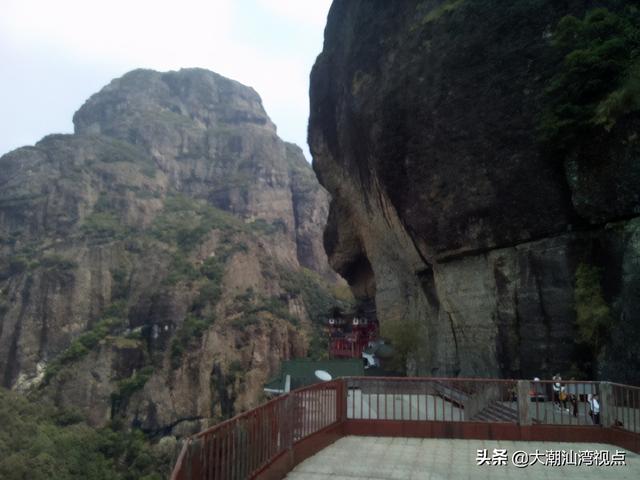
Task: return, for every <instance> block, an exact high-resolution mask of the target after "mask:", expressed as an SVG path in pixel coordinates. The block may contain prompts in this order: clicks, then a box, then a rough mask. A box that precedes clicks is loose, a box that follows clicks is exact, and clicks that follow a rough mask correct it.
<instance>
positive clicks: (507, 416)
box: [470, 402, 518, 423]
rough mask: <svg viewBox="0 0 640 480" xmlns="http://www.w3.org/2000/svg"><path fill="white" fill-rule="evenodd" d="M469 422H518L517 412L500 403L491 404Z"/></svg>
mask: <svg viewBox="0 0 640 480" xmlns="http://www.w3.org/2000/svg"><path fill="white" fill-rule="evenodd" d="M470 420H472V421H475V422H509V423H517V422H518V410H517V409H516V408H514V407H511V406H509V405H505V404H504V403H500V402H492V403H490V404H489V405H488V406H487V407H485V408H483V409H482V410H480V411H479V412H478V413H476V414H475V415H474V416H473V417H472V418H471V419H470Z"/></svg>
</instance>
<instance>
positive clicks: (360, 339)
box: [327, 309, 379, 358]
mask: <svg viewBox="0 0 640 480" xmlns="http://www.w3.org/2000/svg"><path fill="white" fill-rule="evenodd" d="M327 323H328V330H329V358H362V357H363V356H362V353H363V352H364V351H365V349H366V348H367V347H370V346H372V345H373V344H374V343H375V342H376V341H377V340H378V330H379V328H378V327H379V326H378V320H377V318H376V317H375V311H372V312H367V311H364V310H358V311H357V312H356V313H342V312H341V311H340V310H338V309H334V310H333V311H332V312H331V317H330V318H329V320H328V322H327Z"/></svg>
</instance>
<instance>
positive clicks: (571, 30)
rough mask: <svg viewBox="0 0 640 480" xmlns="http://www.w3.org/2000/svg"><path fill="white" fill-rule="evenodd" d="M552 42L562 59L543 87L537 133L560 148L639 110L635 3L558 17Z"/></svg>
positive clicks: (639, 37) (638, 12) (639, 18)
mask: <svg viewBox="0 0 640 480" xmlns="http://www.w3.org/2000/svg"><path fill="white" fill-rule="evenodd" d="M553 45H554V47H555V48H556V49H557V50H558V51H559V52H561V54H562V55H563V60H562V66H561V68H560V70H559V71H558V72H557V74H556V75H555V76H554V77H553V78H552V79H551V81H550V84H549V86H548V88H547V91H546V96H547V101H548V107H547V109H546V111H545V112H544V114H543V116H542V118H541V123H540V133H541V136H542V138H543V140H544V142H546V143H547V144H548V145H550V146H551V148H552V149H554V150H557V151H559V152H560V153H564V154H566V153H568V152H571V151H572V150H573V149H574V148H576V147H578V146H580V145H581V144H583V143H585V142H586V143H589V141H590V140H591V138H590V137H592V136H593V135H594V134H596V135H599V134H603V133H605V132H608V131H610V130H611V129H612V128H613V127H614V126H615V124H616V122H617V121H618V120H620V119H621V118H622V117H624V116H625V115H627V114H629V113H631V112H637V111H639V110H640V9H638V7H636V6H628V7H626V8H624V9H621V10H620V11H619V12H613V11H609V10H607V9H604V8H598V9H594V10H591V11H589V12H588V13H587V14H586V15H585V16H584V18H582V19H579V18H576V17H574V16H567V17H564V18H563V19H562V20H561V21H560V22H559V24H558V26H557V28H556V30H555V32H554V33H553Z"/></svg>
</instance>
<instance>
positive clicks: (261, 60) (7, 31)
mask: <svg viewBox="0 0 640 480" xmlns="http://www.w3.org/2000/svg"><path fill="white" fill-rule="evenodd" d="M330 4H331V0H179V1H178V0H2V5H1V13H0V64H1V65H2V74H1V75H0V112H1V114H0V155H2V154H4V153H6V152H8V151H9V150H12V149H14V148H17V147H19V146H23V145H33V144H34V143H35V142H37V141H38V140H40V138H42V137H43V136H44V135H47V134H49V133H70V132H72V131H73V124H72V122H71V118H72V116H73V113H74V112H75V111H76V110H77V109H78V108H80V106H81V105H82V104H83V103H84V101H85V100H86V99H87V98H88V97H89V96H90V95H92V94H93V93H95V92H97V91H98V90H100V88H102V87H103V86H104V85H106V84H107V83H109V81H111V80H112V79H113V78H116V77H119V76H121V75H123V74H124V73H126V72H127V71H129V70H133V69H135V68H152V69H155V70H161V71H166V70H176V69H179V68H182V67H202V68H207V69H209V70H213V71H215V72H217V73H219V74H221V75H224V76H227V77H229V78H232V79H234V80H238V81H239V82H241V83H244V84H245V85H249V86H252V87H253V88H254V89H255V90H256V91H257V92H258V93H259V94H260V96H261V97H262V100H263V103H264V106H265V108H266V110H267V113H268V114H269V116H270V117H271V119H272V120H273V121H274V122H275V124H276V125H277V126H278V133H279V135H280V137H282V138H283V139H284V140H287V141H290V142H295V143H297V144H298V145H300V146H301V147H303V149H304V151H305V155H307V159H308V160H309V159H310V158H309V153H308V150H307V146H306V130H307V120H308V116H309V98H308V90H309V72H310V71H311V66H312V65H313V62H314V61H315V58H316V56H317V55H318V53H320V51H321V50H322V38H323V37H322V35H323V30H324V25H325V21H326V16H327V13H328V10H329V6H330Z"/></svg>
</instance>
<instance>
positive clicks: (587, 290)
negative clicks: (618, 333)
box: [574, 263, 612, 373]
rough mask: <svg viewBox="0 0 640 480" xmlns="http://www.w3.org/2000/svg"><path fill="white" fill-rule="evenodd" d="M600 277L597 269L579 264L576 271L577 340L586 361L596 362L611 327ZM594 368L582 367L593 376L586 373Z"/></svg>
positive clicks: (589, 365) (591, 366)
mask: <svg viewBox="0 0 640 480" xmlns="http://www.w3.org/2000/svg"><path fill="white" fill-rule="evenodd" d="M601 274H602V272H601V270H600V269H599V268H597V267H594V266H592V265H588V264H585V263H580V264H579V265H578V268H577V270H576V276H575V280H576V284H575V293H574V294H575V309H576V327H577V330H578V338H577V340H578V343H579V344H581V345H582V346H583V347H585V348H586V349H587V350H588V351H589V352H590V355H589V356H588V357H587V358H591V359H596V360H597V359H598V357H599V355H600V354H601V353H602V350H603V348H604V345H605V344H606V343H607V340H608V339H609V332H610V330H611V327H612V316H611V309H610V308H609V306H608V305H607V303H606V301H605V299H604V295H603V292H602V280H601ZM587 362H589V360H587ZM587 362H585V363H587ZM589 363H590V362H589ZM594 367H595V365H592V364H585V365H584V369H585V370H587V372H588V373H593V372H589V370H593V369H594Z"/></svg>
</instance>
